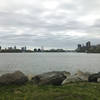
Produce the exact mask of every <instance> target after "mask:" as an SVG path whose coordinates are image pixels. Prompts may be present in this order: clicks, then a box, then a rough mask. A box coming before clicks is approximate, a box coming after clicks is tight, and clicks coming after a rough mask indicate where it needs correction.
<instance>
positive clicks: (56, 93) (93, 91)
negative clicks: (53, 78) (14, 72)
mask: <svg viewBox="0 0 100 100" xmlns="http://www.w3.org/2000/svg"><path fill="white" fill-rule="evenodd" d="M0 100H100V83H71V84H67V85H64V86H36V85H32V84H31V83H27V84H25V85H21V86H17V85H10V86H0Z"/></svg>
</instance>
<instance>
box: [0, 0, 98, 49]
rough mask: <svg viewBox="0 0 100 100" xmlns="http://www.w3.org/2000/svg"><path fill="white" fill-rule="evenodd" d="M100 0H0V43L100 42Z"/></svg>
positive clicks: (63, 44) (72, 44)
mask: <svg viewBox="0 0 100 100" xmlns="http://www.w3.org/2000/svg"><path fill="white" fill-rule="evenodd" d="M99 23H100V1H98V0H95V1H94V0H88V1H87V0H77V2H75V1H74V0H59V1H58V0H44V1H42V0H37V1H36V0H29V1H27V0H3V1H2V0H1V3H0V43H1V45H5V44H6V45H18V46H22V45H28V46H30V47H35V46H36V47H40V46H41V45H44V46H45V47H51V48H52V47H55V48H56V47H57V48H69V49H71V48H75V47H76V45H77V44H78V43H83V42H86V41H88V40H91V41H93V43H95V44H96V43H99V42H100V33H99V32H100V24H99Z"/></svg>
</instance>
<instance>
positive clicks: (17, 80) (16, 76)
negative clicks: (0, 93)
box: [0, 71, 28, 85]
mask: <svg viewBox="0 0 100 100" xmlns="http://www.w3.org/2000/svg"><path fill="white" fill-rule="evenodd" d="M27 81H28V78H27V77H26V76H25V75H24V74H23V73H22V72H20V71H16V72H14V73H7V74H4V75H2V76H0V84H4V85H7V84H24V83H25V82H27Z"/></svg>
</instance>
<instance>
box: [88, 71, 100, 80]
mask: <svg viewBox="0 0 100 100" xmlns="http://www.w3.org/2000/svg"><path fill="white" fill-rule="evenodd" d="M99 78H100V72H99V73H95V74H92V75H90V76H89V78H88V81H89V82H98V79H99Z"/></svg>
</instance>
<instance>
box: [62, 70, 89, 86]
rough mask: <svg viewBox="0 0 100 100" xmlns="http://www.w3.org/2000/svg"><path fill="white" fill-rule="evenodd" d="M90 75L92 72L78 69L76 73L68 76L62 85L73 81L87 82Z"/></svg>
mask: <svg viewBox="0 0 100 100" xmlns="http://www.w3.org/2000/svg"><path fill="white" fill-rule="evenodd" d="M89 76H90V73H88V72H86V73H84V72H82V71H78V72H77V73H76V74H74V75H71V76H69V77H67V78H66V79H65V80H64V81H63V82H62V85H64V84H67V83H73V82H86V81H88V77H89Z"/></svg>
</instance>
